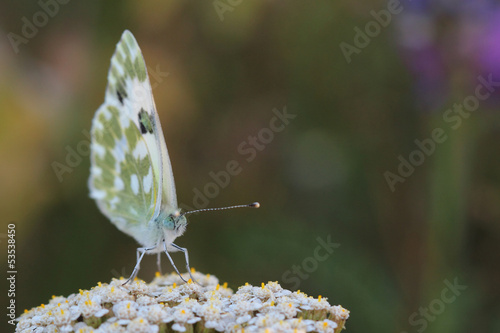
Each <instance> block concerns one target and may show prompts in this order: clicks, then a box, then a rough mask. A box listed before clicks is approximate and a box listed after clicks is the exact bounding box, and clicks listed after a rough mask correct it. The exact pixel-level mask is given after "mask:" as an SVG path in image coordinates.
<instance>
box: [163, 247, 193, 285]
mask: <svg viewBox="0 0 500 333" xmlns="http://www.w3.org/2000/svg"><path fill="white" fill-rule="evenodd" d="M163 246H164V248H165V253H166V254H167V257H168V260H170V263H171V264H172V266H173V267H174V269H175V271H176V272H177V275H179V277H180V278H181V280H182V281H184V282H186V283H187V281H186V280H184V278H183V277H182V275H181V273H179V270H178V269H177V267H176V266H175V264H174V261H173V260H172V257H171V256H170V253H168V251H167V243H166V242H164V243H163ZM176 246H177V245H176Z"/></svg>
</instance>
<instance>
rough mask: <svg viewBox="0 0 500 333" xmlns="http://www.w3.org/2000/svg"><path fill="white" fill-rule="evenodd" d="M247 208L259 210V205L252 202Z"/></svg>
mask: <svg viewBox="0 0 500 333" xmlns="http://www.w3.org/2000/svg"><path fill="white" fill-rule="evenodd" d="M249 206H250V207H253V208H259V207H260V203H258V202H254V203H251V204H250V205H249Z"/></svg>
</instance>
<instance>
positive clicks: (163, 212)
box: [88, 30, 260, 284]
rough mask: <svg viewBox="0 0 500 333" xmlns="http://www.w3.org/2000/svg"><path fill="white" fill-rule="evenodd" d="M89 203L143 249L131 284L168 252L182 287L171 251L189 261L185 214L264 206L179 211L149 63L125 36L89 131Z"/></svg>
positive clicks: (139, 254) (116, 51)
mask: <svg viewBox="0 0 500 333" xmlns="http://www.w3.org/2000/svg"><path fill="white" fill-rule="evenodd" d="M90 133H91V155H90V159H91V168H90V177H89V183H88V184H89V189H90V197H91V198H93V199H95V201H96V202H97V206H98V208H99V209H100V211H101V212H102V213H103V214H104V215H105V216H106V217H107V218H108V219H109V220H110V221H111V222H112V223H113V224H114V225H115V226H116V227H117V228H118V229H119V230H121V231H123V232H124V233H126V234H127V235H130V236H132V237H133V238H135V240H136V241H137V242H138V243H139V244H141V247H139V248H137V262H136V265H135V267H134V270H133V272H132V274H131V276H130V277H129V279H128V280H127V281H126V282H125V284H126V283H128V282H129V281H131V280H132V279H133V278H134V277H135V276H136V275H137V273H138V272H139V269H140V263H141V260H142V258H143V257H144V255H145V254H157V255H158V260H157V264H158V270H159V272H161V266H160V254H161V253H162V252H163V253H166V255H167V257H168V259H169V260H170V263H171V264H172V266H173V267H174V269H175V271H176V272H177V274H178V275H179V276H180V277H181V279H182V280H183V281H185V282H186V280H185V279H184V278H183V277H182V275H181V274H180V273H179V270H178V269H177V267H176V266H175V264H174V261H173V260H172V257H171V256H170V254H169V252H176V251H181V252H183V253H184V255H185V259H186V269H187V272H188V273H189V275H190V277H191V279H192V280H193V281H195V280H194V278H193V277H192V275H191V269H190V267H189V255H188V250H187V249H186V248H183V247H180V246H178V245H176V244H175V243H174V240H175V239H176V238H177V237H179V236H181V235H182V234H183V233H184V231H185V230H186V225H187V219H186V216H185V215H186V214H189V213H194V212H200V211H209V210H221V209H229V208H237V207H259V206H260V205H259V203H257V202H255V203H252V204H249V205H237V206H231V207H223V208H207V209H200V210H196V211H189V212H184V213H181V211H180V209H179V207H178V205H177V195H176V191H175V183H174V176H173V173H172V165H171V163H170V159H169V156H168V150H167V146H166V144H165V139H164V136H163V132H162V129H161V124H160V119H159V117H158V113H157V111H156V107H155V103H154V100H153V94H152V88H151V84H150V82H149V78H148V73H147V67H146V63H145V61H144V58H143V56H142V52H141V49H140V48H139V45H138V44H137V41H136V40H135V38H134V36H133V35H132V33H131V32H130V31H128V30H125V31H124V32H123V34H122V36H121V39H120V41H119V42H118V44H117V45H116V50H115V52H114V54H113V56H112V58H111V66H110V69H109V72H108V85H107V88H106V94H105V99H104V103H103V104H102V105H101V106H100V107H99V108H98V109H97V111H96V113H95V116H94V118H93V120H92V128H91V132H90Z"/></svg>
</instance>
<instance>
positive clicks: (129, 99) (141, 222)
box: [89, 31, 177, 244]
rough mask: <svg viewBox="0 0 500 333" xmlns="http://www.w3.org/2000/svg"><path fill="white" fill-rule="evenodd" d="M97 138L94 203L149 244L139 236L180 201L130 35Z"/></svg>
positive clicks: (116, 61) (115, 63)
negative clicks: (166, 207) (165, 210)
mask: <svg viewBox="0 0 500 333" xmlns="http://www.w3.org/2000/svg"><path fill="white" fill-rule="evenodd" d="M91 137H92V145H91V148H92V156H91V163H92V167H91V175H90V179H89V186H90V189H91V197H93V198H94V199H96V201H97V203H98V206H99V208H100V209H101V211H102V212H103V213H104V214H105V215H106V216H107V217H108V218H110V220H111V221H112V222H113V223H115V224H116V225H117V226H118V227H119V228H120V229H121V230H122V231H124V232H126V233H128V234H129V235H131V236H133V237H135V238H136V239H137V240H138V241H139V242H141V243H143V244H145V243H148V242H146V241H145V240H144V239H140V238H143V237H142V236H138V233H140V234H144V233H145V230H144V229H146V226H147V225H148V222H150V221H151V220H153V219H154V218H155V217H156V216H158V214H159V212H160V209H161V206H162V204H163V205H167V206H171V207H172V208H176V206H177V202H176V201H177V200H176V196H175V187H174V181H173V175H172V170H171V166H170V160H169V158H168V152H167V147H166V145H165V140H164V138H163V133H162V131H161V125H160V122H159V118H158V114H157V112H156V108H155V104H154V100H153V95H152V89H151V85H150V82H149V78H148V75H147V70H146V64H145V62H144V58H143V56H142V53H141V50H140V48H139V46H138V45H137V42H136V40H135V38H134V37H133V35H132V34H131V33H130V32H129V31H125V32H124V33H123V35H122V38H121V40H120V42H119V43H118V44H117V46H116V50H115V53H114V54H113V57H112V58H111V66H110V69H109V73H108V86H107V90H106V97H105V102H104V104H103V105H101V107H100V108H99V109H98V110H97V112H96V114H95V116H94V120H93V123H92V132H91ZM144 237H146V235H144ZM146 238H148V239H150V238H151V237H149V236H148V237H146Z"/></svg>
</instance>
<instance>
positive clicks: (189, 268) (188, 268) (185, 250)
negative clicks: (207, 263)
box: [170, 243, 199, 284]
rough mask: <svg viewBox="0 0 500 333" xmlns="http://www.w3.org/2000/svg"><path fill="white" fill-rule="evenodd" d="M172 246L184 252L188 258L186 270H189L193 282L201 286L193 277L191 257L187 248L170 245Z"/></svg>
mask: <svg viewBox="0 0 500 333" xmlns="http://www.w3.org/2000/svg"><path fill="white" fill-rule="evenodd" d="M170 245H172V246H173V247H175V248H176V249H177V250H179V251H182V252H184V256H185V257H186V268H187V271H188V273H189V276H190V277H191V280H193V282H195V283H196V284H199V283H198V281H196V280H195V279H194V277H193V275H192V274H191V267H189V255H188V250H187V249H186V248H185V247H180V246H178V245H175V244H174V243H172V244H170Z"/></svg>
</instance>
